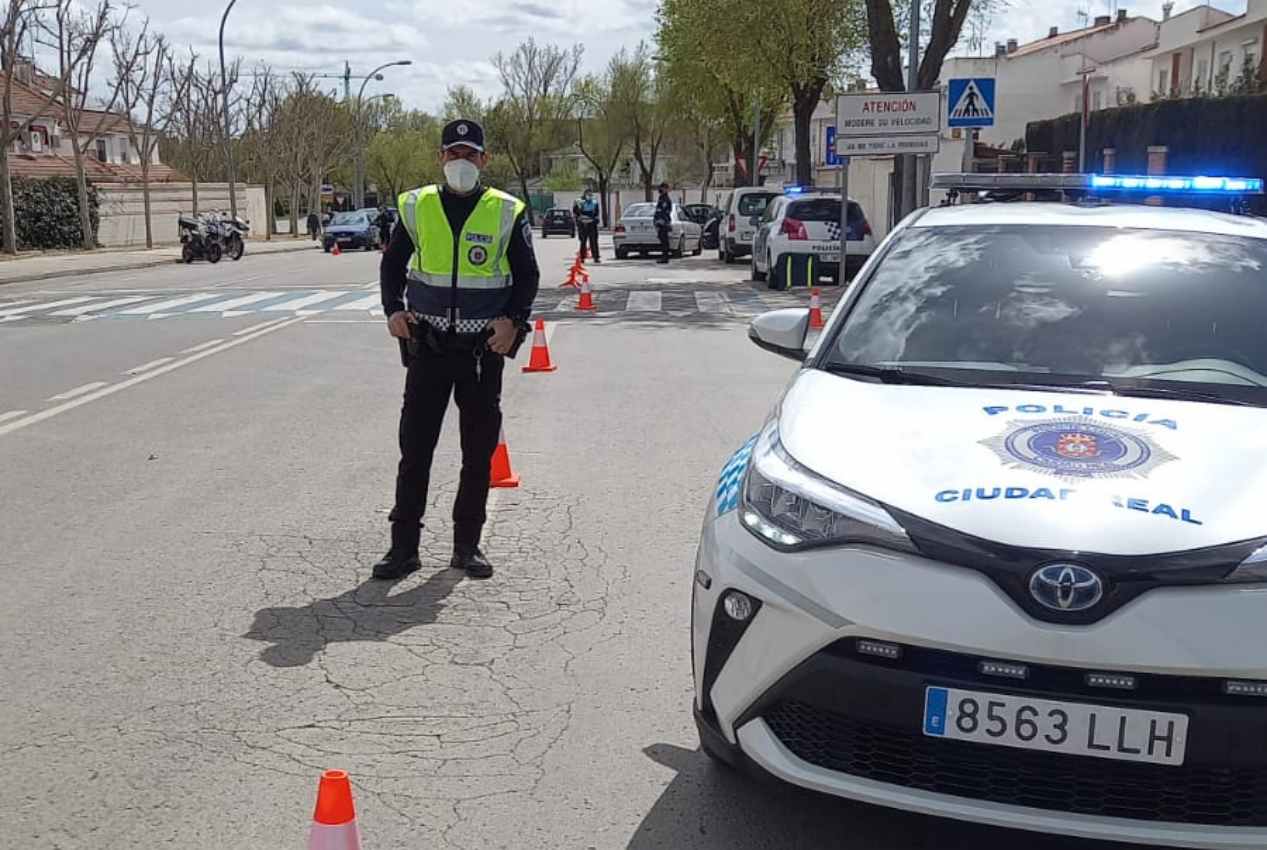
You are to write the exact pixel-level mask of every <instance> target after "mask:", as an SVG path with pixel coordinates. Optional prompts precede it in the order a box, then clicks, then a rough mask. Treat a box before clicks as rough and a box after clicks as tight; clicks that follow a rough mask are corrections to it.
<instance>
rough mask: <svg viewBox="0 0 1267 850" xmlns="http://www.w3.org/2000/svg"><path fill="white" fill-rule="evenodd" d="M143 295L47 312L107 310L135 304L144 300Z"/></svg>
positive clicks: (69, 313) (67, 313) (65, 313)
mask: <svg viewBox="0 0 1267 850" xmlns="http://www.w3.org/2000/svg"><path fill="white" fill-rule="evenodd" d="M144 300H145V296H144V295H133V296H130V297H128V298H115V299H114V300H113V301H107V302H105V303H104V304H97V303H95V302H94V303H92V304H81V305H79V306H78V307H68V308H66V309H65V310H58V311H57V312H55V313H49V315H50V316H82V315H84V314H85V313H95V312H97V311H98V310H109V309H110V308H111V307H122V306H123V305H124V304H135V303H136V302H138V301H144Z"/></svg>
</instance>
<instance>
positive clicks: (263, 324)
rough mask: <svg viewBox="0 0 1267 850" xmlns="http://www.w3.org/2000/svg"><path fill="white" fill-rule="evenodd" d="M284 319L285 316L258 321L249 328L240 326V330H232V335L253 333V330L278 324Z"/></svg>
mask: <svg viewBox="0 0 1267 850" xmlns="http://www.w3.org/2000/svg"><path fill="white" fill-rule="evenodd" d="M284 321H286V319H285V318H281V319H269V320H268V321H267V322H260V323H259V324H258V325H251V326H250V327H249V328H242V330H240V331H234V332H233V335H234V336H246V335H247V334H249V333H253V332H255V331H258V330H262V329H264V328H267V327H270V326H272V325H280V324H281V323H282V322H284Z"/></svg>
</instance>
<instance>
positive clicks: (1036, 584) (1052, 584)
mask: <svg viewBox="0 0 1267 850" xmlns="http://www.w3.org/2000/svg"><path fill="white" fill-rule="evenodd" d="M1029 593H1030V595H1031V596H1033V597H1034V599H1035V600H1036V601H1037V602H1038V604H1039V605H1042V606H1043V607H1044V608H1049V609H1051V610H1052V611H1065V612H1075V611H1086V610H1087V609H1088V608H1094V607H1095V606H1096V604H1098V603H1099V601H1100V600H1101V599H1103V598H1104V581H1103V579H1101V578H1100V577H1099V576H1098V575H1096V574H1095V573H1094V572H1092V571H1091V570H1089V569H1087V568H1086V567H1083V566H1080V565H1078V564H1048V565H1047V566H1045V567H1040V568H1039V569H1038V570H1036V571H1035V572H1034V575H1033V576H1031V577H1030V580H1029Z"/></svg>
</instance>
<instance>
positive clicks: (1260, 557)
mask: <svg viewBox="0 0 1267 850" xmlns="http://www.w3.org/2000/svg"><path fill="white" fill-rule="evenodd" d="M1224 581H1228V582H1233V583H1236V584H1267V546H1261V547H1259V548H1258V549H1257V550H1255V551H1254V552H1252V553H1250V556H1249V557H1248V558H1246V559H1245V560H1243V561H1241V563H1240V566H1238V567H1237V568H1236V569H1234V570H1232V574H1231V575H1229V576H1228V577H1227V578H1225V579H1224Z"/></svg>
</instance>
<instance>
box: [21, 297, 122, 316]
mask: <svg viewBox="0 0 1267 850" xmlns="http://www.w3.org/2000/svg"><path fill="white" fill-rule="evenodd" d="M97 297H98V296H96V295H81V296H80V297H78V298H63V299H62V300H61V301H52V302H49V303H47V304H30V305H28V306H26V307H17V308H15V309H8V310H0V316H3V317H5V318H8V317H10V316H17V315H19V314H21V313H27V312H30V311H31V310H50V309H52V308H53V307H69V306H70V305H71V304H82V303H84V302H85V301H91V300H93V299H94V298H97Z"/></svg>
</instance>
